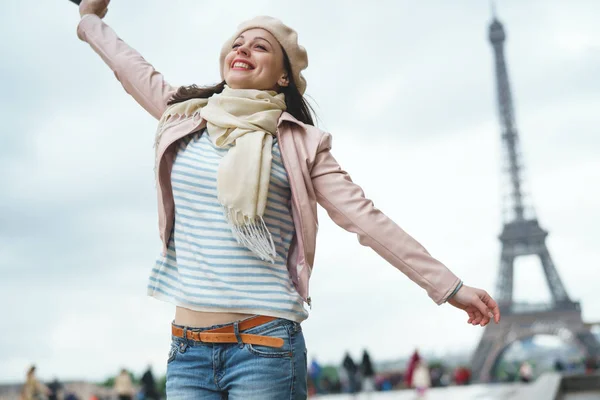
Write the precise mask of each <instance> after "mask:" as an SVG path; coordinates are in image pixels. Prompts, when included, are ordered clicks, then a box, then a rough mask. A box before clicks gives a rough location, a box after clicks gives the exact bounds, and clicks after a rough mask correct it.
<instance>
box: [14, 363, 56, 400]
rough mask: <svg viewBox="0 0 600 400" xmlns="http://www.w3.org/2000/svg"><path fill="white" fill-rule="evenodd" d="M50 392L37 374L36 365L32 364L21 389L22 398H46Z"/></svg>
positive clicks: (24, 399) (29, 399)
mask: <svg viewBox="0 0 600 400" xmlns="http://www.w3.org/2000/svg"><path fill="white" fill-rule="evenodd" d="M49 394H50V390H49V389H48V387H47V386H46V385H44V384H43V383H42V382H40V381H39V380H38V379H37V377H36V376H35V365H32V366H31V367H30V368H29V369H28V370H27V378H26V379H25V384H24V385H23V388H22V390H21V400H42V399H46V398H47V396H48V395H49Z"/></svg>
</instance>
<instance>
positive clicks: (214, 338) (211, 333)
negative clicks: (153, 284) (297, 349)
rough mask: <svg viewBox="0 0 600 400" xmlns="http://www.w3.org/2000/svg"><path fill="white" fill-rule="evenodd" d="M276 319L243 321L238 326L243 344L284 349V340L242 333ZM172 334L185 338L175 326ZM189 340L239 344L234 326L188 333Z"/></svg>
mask: <svg viewBox="0 0 600 400" xmlns="http://www.w3.org/2000/svg"><path fill="white" fill-rule="evenodd" d="M276 319H277V318H275V317H265V316H263V315H258V316H256V317H252V318H248V319H245V320H243V321H241V322H240V323H239V324H238V329H239V332H240V334H239V335H240V337H241V339H242V342H243V343H247V344H256V345H259V346H268V347H282V346H283V339H281V338H277V337H270V336H260V335H252V334H248V333H241V332H243V331H245V330H248V329H251V328H254V327H256V326H259V325H262V324H266V323H267V322H271V321H274V320H276ZM171 333H172V334H173V336H176V337H180V338H182V337H183V328H179V327H177V326H175V325H171ZM186 336H187V339H190V340H195V341H197V342H206V343H238V339H237V338H236V336H235V330H234V324H229V325H226V326H223V327H221V328H216V329H210V330H207V331H201V332H196V331H190V330H188V331H187V335H186Z"/></svg>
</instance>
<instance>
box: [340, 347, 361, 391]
mask: <svg viewBox="0 0 600 400" xmlns="http://www.w3.org/2000/svg"><path fill="white" fill-rule="evenodd" d="M342 367H344V370H345V371H346V375H347V377H348V387H347V390H348V393H356V392H358V391H359V384H358V367H357V366H356V364H355V363H354V360H353V359H352V357H351V356H350V354H349V353H346V355H345V356H344V361H343V362H342Z"/></svg>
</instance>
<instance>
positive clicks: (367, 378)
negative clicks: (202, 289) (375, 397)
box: [360, 350, 375, 392]
mask: <svg viewBox="0 0 600 400" xmlns="http://www.w3.org/2000/svg"><path fill="white" fill-rule="evenodd" d="M360 373H361V376H362V391H363V392H373V391H375V370H374V368H373V363H372V362H371V356H370V355H369V353H368V352H367V350H365V351H364V352H363V358H362V362H361V363H360Z"/></svg>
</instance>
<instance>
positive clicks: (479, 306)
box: [471, 291, 491, 315]
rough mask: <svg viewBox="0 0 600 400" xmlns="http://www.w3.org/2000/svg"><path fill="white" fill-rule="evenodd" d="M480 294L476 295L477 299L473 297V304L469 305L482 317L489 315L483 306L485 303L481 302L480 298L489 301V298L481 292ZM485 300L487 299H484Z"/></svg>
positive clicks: (487, 309) (488, 311)
mask: <svg viewBox="0 0 600 400" xmlns="http://www.w3.org/2000/svg"><path fill="white" fill-rule="evenodd" d="M482 292H483V293H482V294H478V295H477V297H475V298H474V299H473V302H472V303H471V305H472V306H473V307H475V308H477V310H478V311H479V312H480V313H481V314H482V315H488V314H489V313H490V310H489V308H487V306H486V305H485V303H484V302H483V301H482V298H486V296H487V298H489V299H490V300H491V298H490V297H489V295H488V294H487V293H486V292H484V291H482ZM486 300H487V299H486Z"/></svg>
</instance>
